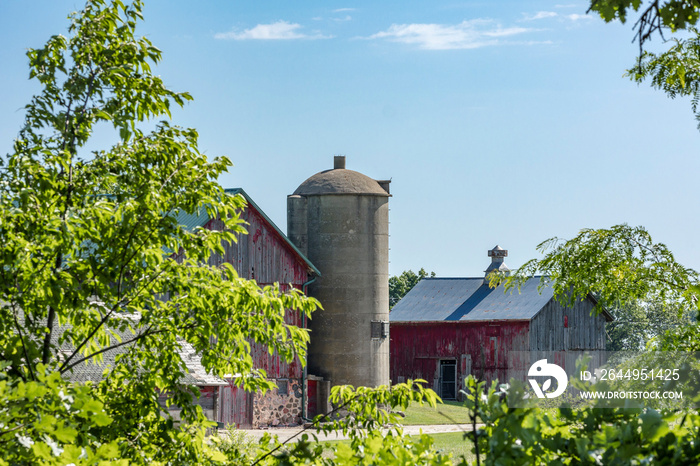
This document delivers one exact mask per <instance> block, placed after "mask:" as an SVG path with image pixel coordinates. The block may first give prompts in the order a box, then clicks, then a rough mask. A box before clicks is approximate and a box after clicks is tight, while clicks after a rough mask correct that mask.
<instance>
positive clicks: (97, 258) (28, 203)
mask: <svg viewBox="0 0 700 466" xmlns="http://www.w3.org/2000/svg"><path fill="white" fill-rule="evenodd" d="M142 7H143V4H142V2H141V1H140V0H134V1H133V2H132V3H130V4H124V3H123V2H121V1H120V0H113V1H108V0H90V1H88V3H87V5H86V6H85V8H84V10H83V11H81V12H79V13H74V14H72V15H71V16H70V17H69V18H70V20H71V25H70V27H69V33H70V34H69V36H68V37H64V36H60V35H59V36H53V37H51V38H50V39H49V41H48V42H47V44H46V46H45V47H43V48H41V49H30V50H29V52H28V57H29V64H30V77H31V78H32V79H36V80H38V81H39V83H40V84H41V89H42V90H41V92H40V93H39V94H38V95H36V96H35V97H34V98H33V99H32V101H31V102H30V103H29V104H28V105H27V107H26V120H25V125H24V127H23V128H22V129H21V131H20V133H19V137H18V138H17V140H16V141H15V144H14V149H13V151H12V152H11V153H10V154H7V155H6V156H4V157H2V158H1V162H2V170H1V171H0V451H1V452H2V454H1V455H0V465H11V464H12V465H14V464H46V465H65V464H76V465H77V464H121V465H126V464H148V465H151V464H153V465H159V464H161V465H164V464H175V465H179V464H196V465H200V464H251V463H255V464H333V463H337V464H370V463H371V464H434V465H438V464H439V465H447V464H449V462H450V460H449V458H447V457H445V456H444V455H441V454H439V453H437V452H435V451H434V449H433V448H432V444H431V442H430V439H429V438H428V437H426V436H423V437H422V438H421V439H420V441H418V442H415V443H414V442H412V441H411V440H409V439H405V438H404V437H403V436H402V433H401V430H400V427H395V428H394V429H393V430H392V434H391V435H388V436H386V437H382V436H381V434H380V432H379V431H378V427H379V426H380V423H381V422H384V421H390V422H393V423H395V422H396V420H397V416H396V414H392V412H391V407H392V406H394V407H403V408H405V407H406V406H407V405H408V403H409V402H410V401H420V402H422V401H423V400H426V401H428V402H429V403H431V404H433V405H434V404H435V402H436V400H437V397H436V396H435V394H434V393H433V392H431V391H429V390H423V389H422V387H421V386H420V385H414V384H413V383H407V384H400V385H398V386H395V387H392V389H390V390H389V389H387V387H379V388H377V389H364V388H359V389H357V390H354V389H352V388H351V387H335V388H334V392H333V397H334V398H333V399H334V402H335V403H336V404H337V406H338V408H339V409H340V408H342V409H345V410H346V411H347V412H348V413H350V414H351V415H349V416H346V417H345V418H343V419H340V420H337V421H336V422H334V423H331V424H325V425H323V426H321V425H318V424H317V428H318V429H341V430H344V431H346V432H349V433H350V435H351V437H352V438H353V444H352V447H351V448H350V449H348V448H347V447H342V446H339V447H338V448H337V449H336V460H328V459H324V458H322V457H321V452H322V448H321V447H320V446H319V445H318V444H317V443H311V442H309V441H308V437H307V438H305V439H304V441H302V442H299V443H298V444H294V445H291V446H290V445H287V446H282V445H279V444H278V443H277V442H275V441H272V442H270V441H269V440H270V439H269V438H267V439H265V440H264V441H263V442H262V443H261V445H259V446H258V448H257V449H256V450H255V451H254V453H250V452H247V451H242V450H241V449H239V448H226V447H225V446H223V445H224V443H223V442H220V441H218V440H217V438H216V437H212V438H205V436H204V427H206V426H210V425H211V423H210V422H208V421H206V420H205V418H204V416H203V414H202V411H201V409H200V408H199V407H198V406H196V405H195V403H194V400H195V398H196V397H197V396H198V394H199V393H198V391H197V389H196V387H189V386H185V385H183V384H182V380H183V377H184V376H185V373H186V370H187V369H186V366H185V363H184V361H183V360H182V356H181V355H180V353H179V352H178V349H179V348H180V346H181V345H182V344H184V343H187V344H188V345H191V346H192V347H193V348H194V349H195V350H196V351H197V352H198V353H199V355H200V356H201V362H202V364H203V365H204V367H205V368H206V369H207V370H208V371H209V372H210V373H212V374H214V375H218V376H224V375H226V374H236V375H237V380H238V382H239V383H240V384H241V385H243V387H244V388H245V389H246V390H263V391H264V390H266V389H269V388H272V387H274V384H272V383H271V382H270V381H268V380H267V379H266V377H265V372H264V371H263V370H261V369H259V368H255V367H254V366H253V361H252V357H251V351H250V350H251V348H250V344H251V343H250V342H251V341H255V342H256V343H258V344H261V345H263V346H264V347H267V349H268V350H269V351H270V352H276V353H277V354H279V355H280V356H281V358H282V359H284V360H286V361H291V360H293V359H294V358H297V357H298V358H300V359H301V361H304V355H305V351H306V344H307V342H308V334H307V331H306V330H305V329H301V328H297V327H295V326H291V325H287V324H286V323H285V320H284V317H285V314H286V310H287V309H293V310H297V311H298V312H301V313H303V314H304V315H307V316H308V315H310V314H311V312H312V311H313V310H314V309H316V308H317V307H318V305H319V303H318V302H317V301H315V300H314V299H312V298H306V297H305V296H303V295H302V294H301V293H300V292H298V291H295V290H291V291H289V292H286V293H281V292H280V289H279V286H278V285H274V286H268V287H265V288H260V287H259V286H258V285H257V283H255V282H254V281H252V280H244V279H241V278H240V277H238V276H237V274H236V272H235V270H234V269H233V268H232V266H231V265H229V264H222V265H220V266H219V265H207V264H208V263H209V259H210V257H211V255H212V253H214V252H219V253H223V245H224V244H225V243H227V242H232V241H236V238H237V236H236V235H238V234H245V229H244V226H243V225H242V221H241V220H240V217H239V215H238V213H239V212H240V209H242V208H243V207H244V200H243V199H242V198H240V197H231V196H228V195H226V194H225V193H224V191H223V189H222V188H221V187H220V186H219V185H218V183H217V182H216V180H217V178H218V177H219V176H220V175H221V173H223V172H224V171H225V170H227V169H228V167H230V165H231V164H230V162H229V160H228V159H226V158H223V157H222V158H215V159H212V160H208V159H207V157H205V156H204V155H202V154H200V153H199V151H198V150H197V133H196V131H195V130H193V129H183V128H178V127H175V126H171V125H170V124H169V123H168V122H166V121H161V122H159V123H157V124H155V128H154V129H151V130H146V129H145V128H149V127H153V125H152V123H151V121H153V120H155V119H158V118H161V117H164V116H167V117H169V116H170V106H171V105H173V104H175V105H180V106H182V105H183V104H184V103H185V102H186V101H188V100H190V99H191V97H190V96H189V95H188V94H187V93H177V92H174V91H171V90H169V89H168V88H166V87H165V85H164V84H163V82H162V80H161V79H160V78H158V77H157V76H155V75H154V74H153V73H152V72H151V66H152V65H154V64H156V63H157V62H158V61H159V60H160V57H161V52H160V50H158V49H157V48H156V47H154V46H153V45H152V44H151V43H150V42H149V41H148V39H146V38H143V37H138V36H136V35H135V29H136V26H137V24H138V22H139V21H140V20H141V19H142V15H141V12H142ZM98 125H102V126H111V127H112V128H114V130H115V134H116V135H118V138H119V142H118V143H117V144H115V145H114V146H113V147H111V148H108V149H106V150H100V151H95V152H88V151H87V150H86V149H85V148H86V145H87V144H88V141H89V139H90V136H91V135H92V134H93V132H94V130H95V128H96V127H97V126H98ZM180 212H186V213H189V214H193V213H200V212H207V213H208V215H209V216H210V217H213V218H219V219H221V221H222V222H223V224H224V226H225V228H224V229H221V230H216V231H210V230H205V229H196V230H195V231H191V230H189V229H187V228H185V227H183V226H182V225H179V224H178V222H177V221H176V218H177V214H178V213H180ZM116 348H119V349H121V350H123V351H121V354H119V355H117V356H116V357H115V358H114V360H113V361H111V366H109V367H108V368H107V369H106V370H105V372H104V373H103V380H102V381H100V382H99V383H90V382H88V383H81V382H77V381H70V374H71V372H72V371H74V370H76V369H77V368H79V367H80V365H82V364H92V363H96V362H99V361H101V360H103V358H104V357H105V354H108V353H109V352H110V351H111V350H114V349H116ZM163 392H166V393H167V394H168V395H169V398H168V403H169V404H177V405H178V406H179V407H180V408H181V412H180V417H181V419H182V422H183V425H182V426H181V427H179V428H176V427H175V424H174V420H173V419H172V418H171V417H170V415H168V414H167V413H164V412H163V410H162V407H161V406H160V404H159V402H158V396H159V394H160V393H163ZM360 428H362V429H364V430H360Z"/></svg>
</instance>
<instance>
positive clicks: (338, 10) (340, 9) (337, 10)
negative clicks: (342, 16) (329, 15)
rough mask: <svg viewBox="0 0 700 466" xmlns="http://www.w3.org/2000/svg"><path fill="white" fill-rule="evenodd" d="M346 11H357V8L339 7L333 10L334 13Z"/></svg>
mask: <svg viewBox="0 0 700 466" xmlns="http://www.w3.org/2000/svg"><path fill="white" fill-rule="evenodd" d="M345 11H355V8H338V9H336V10H333V13H343V12H345Z"/></svg>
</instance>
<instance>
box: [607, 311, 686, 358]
mask: <svg viewBox="0 0 700 466" xmlns="http://www.w3.org/2000/svg"><path fill="white" fill-rule="evenodd" d="M609 312H610V314H611V315H612V316H613V318H614V319H615V320H614V321H612V322H608V323H607V324H606V327H605V331H606V333H607V334H608V336H609V340H608V341H607V346H606V349H607V350H609V351H639V350H643V349H645V348H647V347H648V346H649V345H650V344H651V345H655V346H657V347H658V345H659V343H660V340H661V339H662V338H664V336H665V335H666V334H667V333H668V332H672V331H677V330H678V329H680V328H681V327H682V326H685V325H691V324H692V323H693V322H694V320H695V317H696V316H695V313H693V312H691V311H689V310H687V309H679V308H678V306H677V305H674V304H671V303H668V304H666V305H664V304H663V303H640V302H638V303H635V304H633V305H630V306H629V307H627V308H624V309H609Z"/></svg>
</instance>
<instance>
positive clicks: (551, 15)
mask: <svg viewBox="0 0 700 466" xmlns="http://www.w3.org/2000/svg"><path fill="white" fill-rule="evenodd" d="M523 16H524V18H523V20H524V21H535V20H538V19H545V18H555V17H557V16H559V15H558V14H557V13H556V12H554V11H538V12H537V13H535V14H534V15H529V14H527V13H523Z"/></svg>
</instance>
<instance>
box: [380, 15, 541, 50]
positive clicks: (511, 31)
mask: <svg viewBox="0 0 700 466" xmlns="http://www.w3.org/2000/svg"><path fill="white" fill-rule="evenodd" d="M529 31H532V29H527V28H521V27H510V28H503V27H501V25H499V24H494V22H493V21H492V20H486V19H475V20H470V21H463V22H461V23H459V24H455V25H444V24H392V25H391V27H389V29H387V30H386V31H381V32H378V33H376V34H373V35H371V36H370V37H368V39H387V40H390V41H392V42H400V43H403V44H412V45H417V46H418V47H419V48H421V49H425V50H451V49H476V48H480V47H486V46H491V45H498V44H501V43H502V42H501V41H500V40H499V39H500V38H503V37H509V36H514V35H517V34H523V33H526V32H529Z"/></svg>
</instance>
